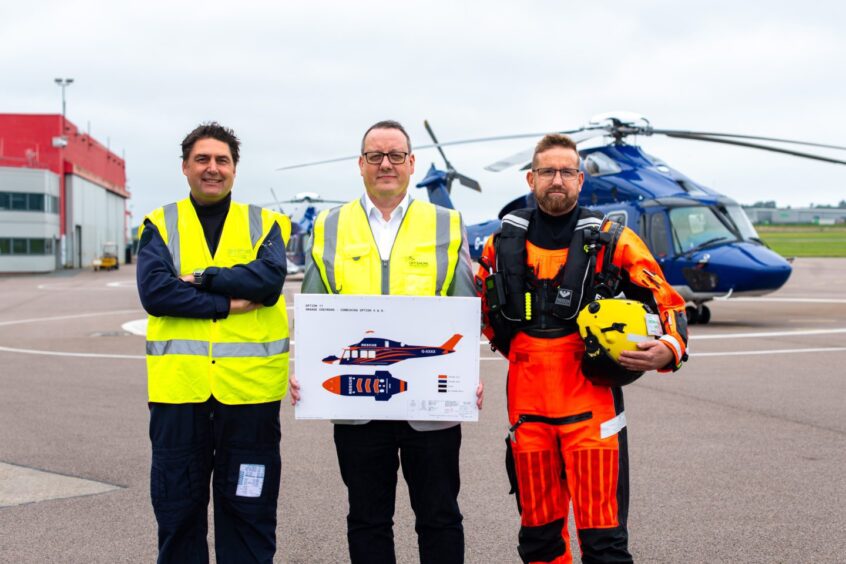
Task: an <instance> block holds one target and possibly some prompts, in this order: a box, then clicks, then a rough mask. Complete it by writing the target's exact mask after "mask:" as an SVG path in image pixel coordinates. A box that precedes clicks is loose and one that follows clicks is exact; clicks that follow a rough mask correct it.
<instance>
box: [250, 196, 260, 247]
mask: <svg viewBox="0 0 846 564" xmlns="http://www.w3.org/2000/svg"><path fill="white" fill-rule="evenodd" d="M260 239H261V208H260V207H258V206H254V205H252V204H250V241H251V242H252V243H253V247H255V246H256V245H258V243H259V240H260Z"/></svg>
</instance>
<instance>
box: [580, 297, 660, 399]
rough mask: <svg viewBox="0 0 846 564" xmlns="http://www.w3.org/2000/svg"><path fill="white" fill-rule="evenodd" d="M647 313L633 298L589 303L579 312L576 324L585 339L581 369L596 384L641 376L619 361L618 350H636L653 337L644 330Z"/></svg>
mask: <svg viewBox="0 0 846 564" xmlns="http://www.w3.org/2000/svg"><path fill="white" fill-rule="evenodd" d="M649 314H650V312H649V310H648V309H647V308H646V306H645V305H643V304H642V303H640V302H636V301H634V300H622V299H607V300H596V301H594V302H591V303H589V304H588V305H587V307H585V308H584V309H582V311H581V312H579V316H578V317H577V318H576V323H577V324H578V326H579V334H580V335H581V336H582V339H584V341H585V354H584V357H583V359H582V372H583V373H584V375H585V377H586V378H587V379H588V380H590V381H591V382H593V383H594V384H597V385H600V386H625V385H626V384H631V383H632V382H634V381H635V380H637V379H638V378H640V377H641V376H642V375H643V372H642V371H641V372H637V371H632V370H627V369H626V368H623V366H621V365H620V364H619V360H620V353H621V352H622V351H635V350H638V348H637V344H638V343H639V342H641V341H645V340H648V339H653V338H654V337H653V336H651V335H650V334H649V330H648V329H647V317H646V316H647V315H649Z"/></svg>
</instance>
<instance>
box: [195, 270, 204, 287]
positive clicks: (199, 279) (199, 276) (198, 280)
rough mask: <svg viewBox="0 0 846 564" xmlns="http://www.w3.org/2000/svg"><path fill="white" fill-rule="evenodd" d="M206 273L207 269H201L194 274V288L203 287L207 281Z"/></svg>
mask: <svg viewBox="0 0 846 564" xmlns="http://www.w3.org/2000/svg"><path fill="white" fill-rule="evenodd" d="M204 272H205V269H203V268H200V269H197V270H195V271H194V272H193V273H192V275H193V276H194V286H196V287H198V288H202V287H203V281H204V280H205V278H204V276H203V273H204Z"/></svg>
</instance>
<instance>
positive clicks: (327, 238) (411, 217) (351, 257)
mask: <svg viewBox="0 0 846 564" xmlns="http://www.w3.org/2000/svg"><path fill="white" fill-rule="evenodd" d="M461 238H462V233H461V216H460V215H459V214H458V212H457V211H455V210H449V209H446V208H442V207H439V206H435V205H433V204H430V203H429V202H423V201H420V200H411V203H410V204H409V206H408V209H407V210H406V212H405V216H403V219H402V223H401V224H400V228H399V231H398V232H397V237H396V239H395V240H394V244H393V246H392V247H391V254H390V258H389V259H388V260H382V258H381V257H380V255H379V248H378V247H377V246H376V240H375V239H374V238H373V232H372V231H371V230H370V222H369V221H368V219H367V214H366V212H365V205H364V197H363V196H362V199H360V200H353V201H352V202H349V203H347V204H344V205H343V206H340V207H337V208H333V209H331V210H324V211H322V212H321V213H320V215H318V216H317V220H316V221H315V224H314V244H313V246H312V257H313V258H314V263H315V265H316V266H317V268H318V270H319V271H320V276H321V278H322V279H323V284H324V285H325V286H326V289H327V290H328V291H329V293H332V294H392V295H405V296H445V295H446V293H447V290H448V289H449V286H450V284H451V283H452V280H453V276H454V275H455V267H456V265H457V264H458V255H459V252H460V250H461Z"/></svg>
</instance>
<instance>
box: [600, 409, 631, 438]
mask: <svg viewBox="0 0 846 564" xmlns="http://www.w3.org/2000/svg"><path fill="white" fill-rule="evenodd" d="M625 426H626V412H625V411H623V412H622V413H620V415H618V416H617V417H614V418H613V419H609V420H608V421H603V422H602V423H600V424H599V438H600V439H607V438H608V437H611V436H613V435H616V434H617V433H619V432H620V431H622V430H623V428H624V427H625Z"/></svg>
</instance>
